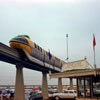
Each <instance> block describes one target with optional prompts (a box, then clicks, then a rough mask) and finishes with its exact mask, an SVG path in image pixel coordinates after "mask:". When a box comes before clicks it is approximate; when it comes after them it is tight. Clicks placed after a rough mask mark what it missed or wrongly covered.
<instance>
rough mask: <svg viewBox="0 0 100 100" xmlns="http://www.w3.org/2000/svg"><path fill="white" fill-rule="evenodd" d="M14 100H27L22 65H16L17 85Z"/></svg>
mask: <svg viewBox="0 0 100 100" xmlns="http://www.w3.org/2000/svg"><path fill="white" fill-rule="evenodd" d="M14 100H25V96H24V80H23V66H22V65H21V64H17V65H16V83H15V93H14Z"/></svg>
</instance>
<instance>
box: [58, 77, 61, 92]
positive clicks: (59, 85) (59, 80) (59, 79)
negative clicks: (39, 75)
mask: <svg viewBox="0 0 100 100" xmlns="http://www.w3.org/2000/svg"><path fill="white" fill-rule="evenodd" d="M58 90H59V91H60V92H62V78H58Z"/></svg>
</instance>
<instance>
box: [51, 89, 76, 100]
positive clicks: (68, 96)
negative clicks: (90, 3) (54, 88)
mask: <svg viewBox="0 0 100 100" xmlns="http://www.w3.org/2000/svg"><path fill="white" fill-rule="evenodd" d="M49 97H50V98H54V99H55V100H60V99H74V98H75V97H76V91H75V90H65V91H64V93H61V92H59V91H58V92H57V93H52V94H49Z"/></svg>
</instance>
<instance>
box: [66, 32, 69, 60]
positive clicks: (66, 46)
mask: <svg viewBox="0 0 100 100" xmlns="http://www.w3.org/2000/svg"><path fill="white" fill-rule="evenodd" d="M66 50H67V58H66V60H67V62H68V59H69V58H68V34H66Z"/></svg>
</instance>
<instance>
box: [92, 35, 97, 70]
mask: <svg viewBox="0 0 100 100" xmlns="http://www.w3.org/2000/svg"><path fill="white" fill-rule="evenodd" d="M95 45H96V40H95V35H94V34H93V49H94V69H96V62H95Z"/></svg>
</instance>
